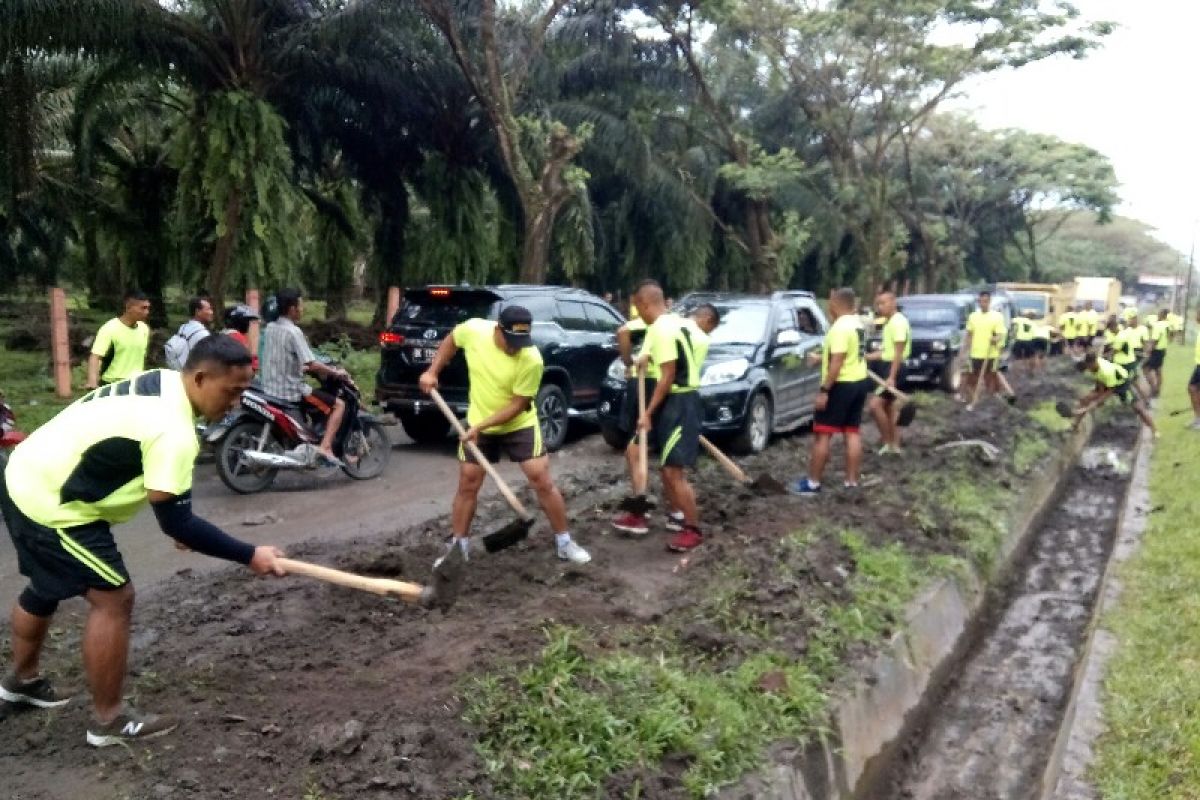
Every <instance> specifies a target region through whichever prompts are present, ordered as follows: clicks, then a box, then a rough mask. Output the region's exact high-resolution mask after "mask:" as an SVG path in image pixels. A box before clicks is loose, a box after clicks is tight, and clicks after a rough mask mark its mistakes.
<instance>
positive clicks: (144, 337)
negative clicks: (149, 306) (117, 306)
mask: <svg viewBox="0 0 1200 800" xmlns="http://www.w3.org/2000/svg"><path fill="white" fill-rule="evenodd" d="M149 345H150V328H149V326H147V325H146V323H144V322H137V323H134V326H133V327H132V328H131V327H129V326H128V325H126V324H125V323H124V322H121V319H120V317H113V318H112V319H110V320H109V321H108V322H106V323H104V324H103V325H101V326H100V330H99V331H97V332H96V340H95V341H94V342H92V355H94V356H99V357H100V358H101V359H103V358H104V357H105V356H106V355H107V354H108V350H109V348H112V351H113V357H112V361H111V362H109V365H108V368H107V369H106V370H104V372H103V373H102V374H101V375H100V380H102V381H105V382H106V383H115V382H116V381H121V380H125V379H126V378H131V377H133V376H134V375H137V374H138V373H139V372H142V371H143V370H145V369H146V348H147V347H149Z"/></svg>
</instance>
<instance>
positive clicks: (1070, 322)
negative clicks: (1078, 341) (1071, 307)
mask: <svg viewBox="0 0 1200 800" xmlns="http://www.w3.org/2000/svg"><path fill="white" fill-rule="evenodd" d="M1058 330H1059V333H1061V334H1062V337H1063V338H1064V339H1074V338H1075V335H1076V330H1075V312H1074V311H1068V312H1067V313H1065V314H1063V315H1062V316H1061V317H1059V318H1058Z"/></svg>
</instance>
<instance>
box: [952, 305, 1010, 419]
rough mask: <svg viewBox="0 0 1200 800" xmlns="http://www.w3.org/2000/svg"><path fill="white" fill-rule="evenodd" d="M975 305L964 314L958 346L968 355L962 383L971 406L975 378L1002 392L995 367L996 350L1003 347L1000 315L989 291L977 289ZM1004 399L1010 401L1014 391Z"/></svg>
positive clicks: (990, 390) (1001, 317) (1005, 333)
mask: <svg viewBox="0 0 1200 800" xmlns="http://www.w3.org/2000/svg"><path fill="white" fill-rule="evenodd" d="M978 302H979V308H978V309H976V310H975V311H972V312H971V316H969V317H967V335H966V339H965V340H964V341H963V345H962V349H963V350H965V351H967V352H969V353H970V356H971V371H970V372H968V373H967V379H966V381H965V385H964V387H963V392H964V396H965V397H966V399H967V402H968V403H970V405H968V406H967V408H968V409H970V408H972V407H973V406H974V398H975V387H976V386H977V385H978V384H979V381H981V380H982V381H984V385H985V386H986V387H987V390H988V391H989V392H991V393H992V394H997V395H998V394H1002V391H1001V387H1000V376H999V375H998V374H997V372H996V370H998V369H999V368H1000V350H1001V349H1003V347H1004V339H1005V337H1006V336H1007V333H1008V332H1007V331H1006V330H1005V329H1004V315H1002V314H1001V313H1000V312H999V311H993V310H992V308H991V305H992V293H991V292H988V291H983V292H980V293H979V301H978ZM1005 399H1006V400H1007V401H1008V402H1009V403H1010V404H1011V403H1014V402H1016V399H1017V398H1016V395H1012V394H1009V395H1007V396H1006V397H1005Z"/></svg>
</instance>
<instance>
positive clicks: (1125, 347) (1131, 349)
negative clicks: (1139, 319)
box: [1112, 328, 1141, 367]
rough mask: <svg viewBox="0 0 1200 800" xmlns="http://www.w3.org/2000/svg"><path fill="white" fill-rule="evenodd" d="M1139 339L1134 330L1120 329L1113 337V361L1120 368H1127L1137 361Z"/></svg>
mask: <svg viewBox="0 0 1200 800" xmlns="http://www.w3.org/2000/svg"><path fill="white" fill-rule="evenodd" d="M1140 342H1141V338H1140V337H1139V336H1138V334H1137V329H1136V328H1122V329H1121V330H1119V331H1117V335H1116V336H1115V337H1113V341H1112V349H1113V361H1114V362H1115V363H1117V364H1120V365H1121V366H1123V367H1124V366H1128V365H1129V364H1132V363H1133V362H1135V361H1137V349H1138V344H1139V343H1140Z"/></svg>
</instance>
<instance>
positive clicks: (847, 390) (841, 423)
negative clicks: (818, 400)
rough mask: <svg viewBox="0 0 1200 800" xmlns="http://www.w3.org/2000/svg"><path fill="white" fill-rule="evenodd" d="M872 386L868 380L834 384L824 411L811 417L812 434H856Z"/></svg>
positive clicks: (871, 382)
mask: <svg viewBox="0 0 1200 800" xmlns="http://www.w3.org/2000/svg"><path fill="white" fill-rule="evenodd" d="M874 385H875V382H874V381H872V380H870V379H867V380H862V381H839V382H838V383H835V384H834V385H833V389H832V390H831V391H830V392H829V401H828V402H827V403H826V404H825V410H824V411H818V412H817V413H816V414H815V415H814V416H813V433H858V427H859V425H861V424H862V412H863V406H864V405H866V402H867V395H869V394H870V393H871V387H872V386H874Z"/></svg>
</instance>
